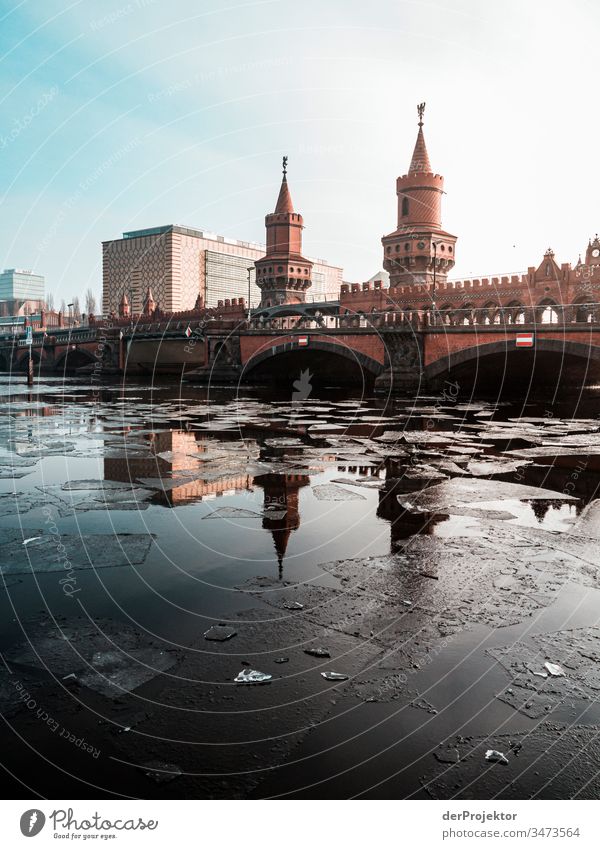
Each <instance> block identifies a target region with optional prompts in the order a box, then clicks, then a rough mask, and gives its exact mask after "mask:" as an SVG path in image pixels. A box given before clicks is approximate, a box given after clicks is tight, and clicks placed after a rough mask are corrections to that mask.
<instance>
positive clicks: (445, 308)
mask: <svg viewBox="0 0 600 849" xmlns="http://www.w3.org/2000/svg"><path fill="white" fill-rule="evenodd" d="M438 312H439V313H440V315H441V318H442V323H443V324H446V325H448V326H451V325H453V324H455V321H456V316H455V314H454V307H453V305H452V304H450V303H446V304H443V305H442V306H441V307H440V308H439V309H438Z"/></svg>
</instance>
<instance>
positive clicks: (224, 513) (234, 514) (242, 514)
mask: <svg viewBox="0 0 600 849" xmlns="http://www.w3.org/2000/svg"><path fill="white" fill-rule="evenodd" d="M202 518H203V519H260V518H262V517H261V514H260V513H256V512H254V510H246V509H244V508H242V507H217V509H216V510H213V511H212V512H211V513H207V515H206V516H203V517H202Z"/></svg>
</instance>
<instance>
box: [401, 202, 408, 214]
mask: <svg viewBox="0 0 600 849" xmlns="http://www.w3.org/2000/svg"><path fill="white" fill-rule="evenodd" d="M402 215H408V198H402Z"/></svg>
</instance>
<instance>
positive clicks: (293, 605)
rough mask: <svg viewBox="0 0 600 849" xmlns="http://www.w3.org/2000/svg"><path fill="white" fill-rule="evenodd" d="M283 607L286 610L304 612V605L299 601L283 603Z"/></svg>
mask: <svg viewBox="0 0 600 849" xmlns="http://www.w3.org/2000/svg"><path fill="white" fill-rule="evenodd" d="M283 606H284V607H285V609H286V610H304V605H303V604H300V602H299V601H284V602H283Z"/></svg>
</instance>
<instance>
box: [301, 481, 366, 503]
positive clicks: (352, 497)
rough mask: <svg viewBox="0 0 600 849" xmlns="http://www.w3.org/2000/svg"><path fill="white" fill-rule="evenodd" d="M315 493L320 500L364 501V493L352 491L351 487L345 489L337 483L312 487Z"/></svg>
mask: <svg viewBox="0 0 600 849" xmlns="http://www.w3.org/2000/svg"><path fill="white" fill-rule="evenodd" d="M312 491H313V495H315V496H316V498H318V499H319V501H364V500H365V497H364V495H361V494H360V493H358V492H352V491H350V490H349V489H343V488H342V487H341V486H337V485H335V484H326V483H322V484H317V486H313V488H312Z"/></svg>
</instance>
